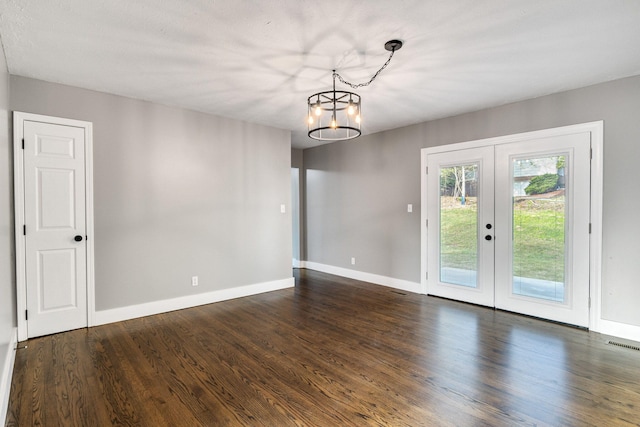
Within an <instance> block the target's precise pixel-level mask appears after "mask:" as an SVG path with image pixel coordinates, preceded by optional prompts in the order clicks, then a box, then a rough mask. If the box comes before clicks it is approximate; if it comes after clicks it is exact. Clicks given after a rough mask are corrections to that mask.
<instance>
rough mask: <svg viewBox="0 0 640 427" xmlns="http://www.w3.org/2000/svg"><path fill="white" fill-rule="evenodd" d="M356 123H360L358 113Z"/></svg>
mask: <svg viewBox="0 0 640 427" xmlns="http://www.w3.org/2000/svg"><path fill="white" fill-rule="evenodd" d="M356 123H358V124H360V114H358V115H357V116H356Z"/></svg>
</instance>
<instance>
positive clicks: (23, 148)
mask: <svg viewBox="0 0 640 427" xmlns="http://www.w3.org/2000/svg"><path fill="white" fill-rule="evenodd" d="M22 149H23V150H24V138H22Z"/></svg>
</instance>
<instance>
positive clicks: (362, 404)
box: [7, 270, 640, 427]
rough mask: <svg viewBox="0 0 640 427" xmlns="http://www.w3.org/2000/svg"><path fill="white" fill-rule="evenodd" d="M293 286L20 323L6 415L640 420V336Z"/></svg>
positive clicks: (322, 285) (301, 421) (49, 418)
mask: <svg viewBox="0 0 640 427" xmlns="http://www.w3.org/2000/svg"><path fill="white" fill-rule="evenodd" d="M295 275H296V287H295V288H294V289H287V290H282V291H277V292H271V293H267V294H262V295H258V296H253V297H247V298H240V299H236V300H232V301H227V302H222V303H217V304H210V305H206V306H201V307H196V308H192V309H188V310H181V311H176V312H172V313H167V314H161V315H157V316H150V317H146V318H141V319H135V320H129V321H126V322H120V323H115V324H111V325H105V326H99V327H95V328H90V329H82V330H76V331H71V332H67V333H62V334H57V335H51V336H47V337H42V338H36V339H31V340H29V341H28V342H26V344H27V345H28V348H27V349H21V350H17V355H16V363H15V372H14V376H13V382H12V386H11V396H10V403H9V413H8V416H7V425H8V426H35V425H42V426H109V425H127V426H155V427H157V426H236V425H238V426H244V425H248V426H361V425H363V426H367V425H372V426H449V425H451V426H520V425H523V426H534V425H537V426H590V425H591V426H616V425H621V426H624V425H640V352H638V351H634V350H630V349H626V348H621V347H616V346H612V345H606V344H605V341H606V339H607V337H605V336H602V335H599V334H596V333H589V332H587V331H584V330H580V329H574V328H571V327H567V326H563V325H558V324H553V323H549V322H544V321H540V320H537V319H532V318H527V317H523V316H518V315H514V314H510V313H504V312H500V311H494V310H491V309H487V308H481V307H475V306H471V305H467V304H463V303H458V302H453V301H447V300H443V299H438V298H432V297H426V296H424V295H416V294H410V293H404V292H401V291H397V290H394V289H390V288H385V287H381V286H375V285H371V284H368V283H363V282H358V281H355V280H349V279H344V278H340V277H336V276H331V275H328V274H323V273H319V272H314V271H310V270H295Z"/></svg>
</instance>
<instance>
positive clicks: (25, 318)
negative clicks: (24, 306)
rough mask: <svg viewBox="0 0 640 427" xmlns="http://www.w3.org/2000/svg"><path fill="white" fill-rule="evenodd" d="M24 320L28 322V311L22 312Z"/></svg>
mask: <svg viewBox="0 0 640 427" xmlns="http://www.w3.org/2000/svg"><path fill="white" fill-rule="evenodd" d="M24 320H29V310H25V311H24Z"/></svg>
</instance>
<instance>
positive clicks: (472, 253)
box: [440, 164, 478, 288]
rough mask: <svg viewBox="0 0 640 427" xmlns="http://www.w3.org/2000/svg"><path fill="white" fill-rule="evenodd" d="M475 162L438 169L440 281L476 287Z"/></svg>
mask: <svg viewBox="0 0 640 427" xmlns="http://www.w3.org/2000/svg"><path fill="white" fill-rule="evenodd" d="M477 195H478V165H477V164H467V165H456V166H451V167H446V168H441V169H440V282H443V283H450V284H454V285H461V286H468V287H473V288H475V287H477V286H478V280H477V273H478V196H477Z"/></svg>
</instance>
